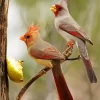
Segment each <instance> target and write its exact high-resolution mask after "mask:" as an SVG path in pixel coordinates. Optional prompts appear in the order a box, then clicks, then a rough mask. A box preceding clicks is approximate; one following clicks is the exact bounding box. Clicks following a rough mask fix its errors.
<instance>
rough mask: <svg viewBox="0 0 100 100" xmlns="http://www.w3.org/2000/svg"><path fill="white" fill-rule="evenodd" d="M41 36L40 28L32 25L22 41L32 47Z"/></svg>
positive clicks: (22, 37) (21, 38)
mask: <svg viewBox="0 0 100 100" xmlns="http://www.w3.org/2000/svg"><path fill="white" fill-rule="evenodd" d="M38 36H39V28H38V26H37V25H30V27H29V29H28V31H27V32H26V33H25V34H24V35H23V36H21V37H20V40H22V41H24V42H25V43H26V45H27V46H30V45H32V44H33V43H34V42H35V41H36V39H37V37H38Z"/></svg>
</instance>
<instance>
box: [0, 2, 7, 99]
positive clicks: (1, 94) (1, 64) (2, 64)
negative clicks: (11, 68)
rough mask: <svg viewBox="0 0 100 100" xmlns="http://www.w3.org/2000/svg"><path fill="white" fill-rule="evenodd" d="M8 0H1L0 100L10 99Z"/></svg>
mask: <svg viewBox="0 0 100 100" xmlns="http://www.w3.org/2000/svg"><path fill="white" fill-rule="evenodd" d="M7 15H8V0H6V1H5V0H0V100H9V96H8V77H7V66H6V48H7V34H6V33H7Z"/></svg>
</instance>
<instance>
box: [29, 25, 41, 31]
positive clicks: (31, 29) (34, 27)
mask: <svg viewBox="0 0 100 100" xmlns="http://www.w3.org/2000/svg"><path fill="white" fill-rule="evenodd" d="M38 31H39V27H38V25H30V27H29V32H38Z"/></svg>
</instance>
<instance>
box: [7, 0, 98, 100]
mask: <svg viewBox="0 0 100 100" xmlns="http://www.w3.org/2000/svg"><path fill="white" fill-rule="evenodd" d="M56 1H57V0H12V1H10V5H9V7H10V6H13V5H16V7H17V9H18V14H17V15H19V16H20V19H18V18H17V17H16V18H14V19H11V20H12V22H14V21H15V20H17V19H18V20H19V21H20V23H19V24H16V23H15V27H19V30H20V33H19V36H20V35H22V34H24V32H26V31H27V28H28V27H29V25H30V24H32V23H34V24H39V27H40V32H41V36H42V38H43V39H44V40H46V41H48V42H50V43H51V44H53V45H54V46H56V47H57V48H58V49H59V50H60V51H61V52H62V51H64V49H65V48H66V46H67V43H66V41H65V40H64V39H63V38H62V37H61V36H60V35H59V34H57V31H56V29H55V27H54V15H53V13H52V12H51V11H50V6H51V5H52V4H54V3H55V2H56ZM99 4H100V0H69V2H68V7H69V11H70V13H71V15H72V16H73V18H74V19H75V20H76V21H77V22H78V23H79V25H80V26H82V27H83V29H84V30H85V31H86V32H87V33H88V34H89V36H90V37H91V40H92V41H93V43H94V45H93V46H91V45H89V44H88V43H87V48H88V51H89V56H90V59H91V61H92V64H93V66H94V70H95V72H96V75H97V78H98V83H97V84H90V83H89V80H88V78H87V73H86V70H85V68H84V65H83V63H82V61H81V60H80V61H73V62H70V61H67V62H65V63H64V64H62V66H63V67H62V69H63V72H64V75H65V78H66V81H67V83H68V86H69V88H70V90H71V93H72V95H73V96H74V98H75V100H100V95H99V94H100V79H99V75H100V74H99V73H100V67H99V63H100V61H99V60H100V51H99V49H100V47H99V46H100V34H99V33H100V28H99V26H100V25H99V22H100V6H99ZM12 9H13V8H12ZM10 10H11V9H9V11H10ZM16 13H17V12H16ZM13 15H14V14H13ZM9 16H12V15H10V13H9ZM8 20H9V19H8ZM9 23H10V24H9V26H10V25H11V22H9ZM20 25H21V26H20ZM9 26H8V29H9V30H14V29H13V28H12V27H11V28H9ZM14 31H15V30H14ZM17 31H18V30H16V32H17ZM9 34H11V33H10V31H9V32H8V35H9ZM12 34H13V33H12ZM14 35H15V36H18V32H17V33H16V34H14ZM18 38H19V37H18ZM10 39H11V38H10V37H9V38H8V40H10ZM14 40H15V38H13V41H14ZM10 43H11V42H9V43H8V45H10ZM16 45H17V44H16ZM22 45H24V43H23V44H22ZM22 45H21V46H22ZM13 48H14V47H13ZM13 48H10V50H9V51H8V53H9V52H11V50H12V49H13ZM18 50H19V48H18ZM20 51H22V52H21V53H20V54H17V55H22V56H19V57H17V59H23V60H24V61H25V62H24V64H23V67H24V68H23V71H24V76H25V82H24V83H22V84H16V83H13V82H11V81H10V100H14V99H15V97H16V95H17V94H18V91H19V90H20V89H21V87H22V86H23V85H24V84H25V83H26V82H27V81H28V80H29V79H30V78H31V77H33V76H34V75H35V74H36V73H37V72H38V71H39V70H40V69H41V68H42V67H40V65H38V64H37V63H36V62H35V61H33V59H32V58H31V57H30V56H29V55H28V53H27V50H26V48H22V49H21V48H20ZM77 55H79V52H78V50H77V48H76V47H75V50H74V51H73V54H72V55H71V57H75V56H77ZM12 93H13V94H14V95H12ZM40 98H41V100H58V99H57V93H56V89H55V85H54V82H53V78H52V74H51V72H49V73H47V74H46V75H44V76H42V77H41V78H40V79H38V80H37V81H36V82H35V83H34V84H33V85H32V86H31V87H30V88H29V89H28V90H27V92H26V93H25V95H24V97H23V99H22V100H40Z"/></svg>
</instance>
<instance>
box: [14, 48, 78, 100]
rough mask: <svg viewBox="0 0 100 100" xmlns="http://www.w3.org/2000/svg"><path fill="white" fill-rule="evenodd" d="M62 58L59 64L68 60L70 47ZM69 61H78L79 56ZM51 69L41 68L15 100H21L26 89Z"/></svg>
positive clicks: (70, 52) (70, 51)
mask: <svg viewBox="0 0 100 100" xmlns="http://www.w3.org/2000/svg"><path fill="white" fill-rule="evenodd" d="M62 54H63V55H64V56H65V58H66V59H65V60H63V61H61V63H63V62H64V61H66V60H69V58H68V57H69V56H70V55H71V54H72V48H71V47H68V48H67V49H66V50H65V51H64V52H63V53H62ZM70 59H73V60H78V59H79V56H78V57H76V58H70ZM50 69H51V68H49V67H45V68H43V69H42V70H41V71H39V72H38V74H37V75H36V76H34V77H33V78H32V79H30V80H29V82H28V83H26V85H25V86H24V87H23V88H22V89H21V90H20V92H19V94H18V95H17V98H16V100H21V98H22V96H23V95H24V93H25V91H26V90H27V89H28V87H29V86H30V85H31V84H32V83H33V82H34V81H35V80H37V79H38V78H39V77H41V76H42V75H44V74H46V72H48V71H49V70H50Z"/></svg>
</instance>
